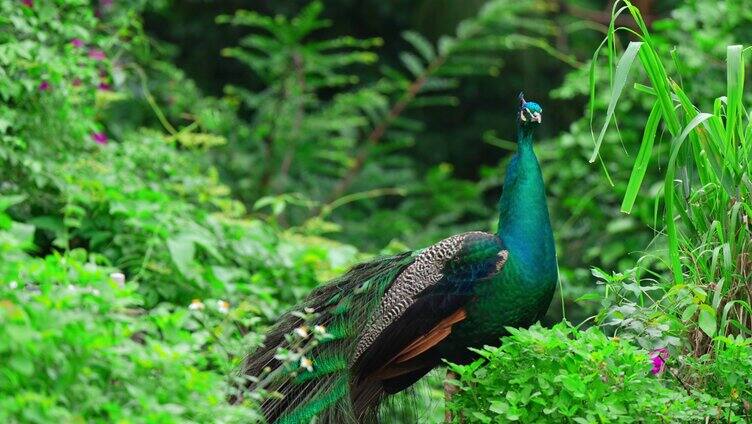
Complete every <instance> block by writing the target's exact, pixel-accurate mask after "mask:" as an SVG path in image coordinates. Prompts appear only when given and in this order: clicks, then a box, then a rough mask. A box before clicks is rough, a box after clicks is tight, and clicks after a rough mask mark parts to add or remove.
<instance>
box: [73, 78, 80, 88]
mask: <svg viewBox="0 0 752 424" xmlns="http://www.w3.org/2000/svg"><path fill="white" fill-rule="evenodd" d="M71 84H73V86H74V87H78V86H80V85H81V78H74V79H73V82H72V83H71Z"/></svg>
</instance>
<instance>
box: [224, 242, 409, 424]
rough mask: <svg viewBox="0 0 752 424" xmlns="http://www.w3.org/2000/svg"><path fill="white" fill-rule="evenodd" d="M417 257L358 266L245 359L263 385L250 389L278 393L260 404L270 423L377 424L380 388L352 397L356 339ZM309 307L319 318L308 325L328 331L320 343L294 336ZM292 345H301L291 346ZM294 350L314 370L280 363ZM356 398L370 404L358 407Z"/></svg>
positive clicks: (285, 318)
mask: <svg viewBox="0 0 752 424" xmlns="http://www.w3.org/2000/svg"><path fill="white" fill-rule="evenodd" d="M412 256H413V254H412V253H411V252H408V253H404V254H400V255H396V256H391V257H386V258H379V259H376V260H374V261H371V262H368V263H365V264H360V265H357V266H355V267H354V268H352V269H351V270H350V271H349V272H348V273H347V274H345V275H343V276H342V277H340V278H338V279H336V280H334V281H332V282H330V283H329V284H327V285H325V286H323V287H320V288H318V289H316V290H314V291H313V293H311V295H310V296H309V297H308V299H306V301H305V302H304V303H303V304H301V305H299V306H298V307H296V309H295V310H293V311H290V312H288V313H287V314H285V315H284V316H283V317H282V318H281V319H280V320H279V322H278V323H277V324H276V325H275V326H274V327H273V328H272V330H271V331H270V332H269V333H268V334H267V337H266V340H265V343H264V346H263V347H261V348H259V349H258V350H257V351H256V352H254V353H253V354H251V355H250V356H249V357H248V358H246V360H245V362H244V366H243V369H242V372H243V374H245V375H250V376H260V377H259V378H260V380H261V381H260V382H256V383H252V384H250V385H249V389H251V390H255V389H264V390H267V391H269V392H277V393H276V394H275V395H270V396H268V397H267V399H266V400H264V401H263V403H262V405H261V409H262V412H263V413H264V415H265V416H266V418H267V420H268V422H269V423H273V424H303V423H305V424H307V423H309V422H310V420H311V419H312V418H313V417H318V420H317V421H316V422H317V423H319V424H325V423H329V424H335V423H336V424H344V423H355V422H358V423H360V422H369V421H375V419H376V418H375V417H376V413H377V411H376V410H375V405H376V404H377V403H378V401H379V400H380V398H381V397H382V396H383V393H382V392H381V388H380V387H379V386H378V385H377V384H374V385H372V387H370V386H367V387H368V388H361V389H360V391H361V393H351V389H350V381H349V379H350V375H349V373H348V368H349V366H350V364H349V358H350V357H351V354H352V351H353V350H354V347H355V344H356V343H357V335H359V334H361V333H362V332H363V328H364V327H365V326H366V324H367V321H368V317H369V316H370V315H371V314H372V313H373V311H374V309H375V308H376V307H378V304H379V300H380V299H381V297H382V296H383V293H384V291H385V290H386V289H387V288H388V287H389V285H390V284H391V283H392V281H394V279H395V278H396V276H397V275H398V274H399V273H400V272H402V271H403V270H404V269H405V267H407V266H408V265H409V264H410V263H411V262H412ZM306 308H310V309H308V310H311V309H313V310H314V313H315V314H316V318H315V319H314V321H313V322H308V325H309V326H313V325H322V326H324V328H325V329H326V336H325V337H323V338H321V339H320V340H318V341H316V342H314V341H313V339H312V338H309V340H302V341H301V340H299V339H300V337H297V340H296V337H295V336H294V331H295V329H296V328H299V327H301V326H302V325H304V320H303V319H302V318H300V312H303V311H305V310H306ZM291 341H292V342H293V343H300V344H297V345H295V346H291ZM291 348H292V349H302V350H303V351H305V352H306V353H305V357H306V358H308V359H310V360H311V361H312V364H311V369H310V370H308V369H305V368H303V367H300V364H297V363H296V364H289V365H288V366H287V367H284V366H283V363H282V361H280V360H279V359H277V358H275V355H276V354H277V352H278V350H280V349H291ZM270 371H271V372H270ZM261 385H263V387H261ZM369 390H370V391H369ZM356 397H357V398H360V399H364V400H367V401H364V402H359V403H357V404H356V403H355V402H353V400H354V399H355V398H356ZM236 401H239V399H236Z"/></svg>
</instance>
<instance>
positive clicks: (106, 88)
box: [97, 82, 111, 91]
mask: <svg viewBox="0 0 752 424" xmlns="http://www.w3.org/2000/svg"><path fill="white" fill-rule="evenodd" d="M110 88H111V87H110V84H107V83H106V82H100V83H99V85H97V89H98V90H100V91H110Z"/></svg>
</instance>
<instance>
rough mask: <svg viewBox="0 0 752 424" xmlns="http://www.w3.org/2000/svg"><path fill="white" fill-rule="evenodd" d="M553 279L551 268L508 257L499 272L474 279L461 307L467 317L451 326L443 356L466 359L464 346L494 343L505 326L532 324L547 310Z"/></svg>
mask: <svg viewBox="0 0 752 424" xmlns="http://www.w3.org/2000/svg"><path fill="white" fill-rule="evenodd" d="M556 281H557V274H556V272H555V268H554V272H551V271H550V270H545V269H543V267H539V268H538V269H537V270H536V269H531V267H530V266H529V265H527V264H525V263H524V262H523V261H520V260H515V259H514V258H513V257H511V256H510V258H509V260H508V261H507V263H506V264H505V266H504V269H503V270H502V271H501V272H500V273H499V274H497V275H496V276H495V277H493V278H492V279H489V280H487V281H479V282H476V284H475V293H474V297H473V300H472V301H470V302H468V304H467V305H466V306H465V310H466V312H467V318H466V319H465V320H464V321H463V322H461V323H459V324H458V325H456V326H455V327H454V328H453V329H452V334H451V335H450V336H449V338H448V340H447V343H446V345H447V347H448V348H447V349H446V352H445V353H446V355H445V356H446V357H448V358H451V359H452V360H455V361H461V360H463V359H465V357H467V359H469V357H470V355H471V354H470V351H469V350H468V349H467V348H468V347H482V346H483V345H498V344H499V338H500V337H502V336H504V335H506V334H507V331H506V329H505V327H528V326H530V325H532V324H533V323H534V322H535V321H537V320H538V319H540V317H541V316H543V315H544V314H545V313H546V311H547V310H548V306H549V305H550V303H551V299H552V298H553V294H554V291H555V289H556ZM465 352H466V353H465Z"/></svg>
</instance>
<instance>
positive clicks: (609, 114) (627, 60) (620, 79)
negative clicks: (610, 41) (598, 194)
mask: <svg viewBox="0 0 752 424" xmlns="http://www.w3.org/2000/svg"><path fill="white" fill-rule="evenodd" d="M641 46H642V43H641V42H638V41H632V42H630V43H629V46H627V50H626V51H625V52H624V54H623V55H622V57H621V59H619V63H618V64H617V65H616V74H615V75H614V82H613V85H612V87H611V99H610V100H609V102H608V109H607V110H606V122H604V123H603V127H602V128H601V132H600V134H598V138H597V139H596V140H595V148H594V149H593V154H592V155H590V163H593V162H595V159H596V158H597V157H598V152H599V151H600V149H601V143H603V137H604V136H605V135H606V129H608V124H609V123H610V122H611V118H613V116H614V110H615V109H616V103H617V102H618V101H619V97H620V96H621V92H622V90H624V85H626V83H627V76H628V75H629V69H630V68H631V67H632V63H634V60H635V58H636V57H637V53H638V52H639V51H640V47H641Z"/></svg>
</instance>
